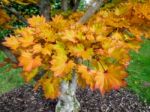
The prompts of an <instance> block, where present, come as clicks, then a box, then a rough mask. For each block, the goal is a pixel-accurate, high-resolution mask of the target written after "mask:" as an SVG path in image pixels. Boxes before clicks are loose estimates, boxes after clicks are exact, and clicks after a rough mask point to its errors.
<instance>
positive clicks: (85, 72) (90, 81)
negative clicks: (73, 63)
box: [78, 65, 96, 90]
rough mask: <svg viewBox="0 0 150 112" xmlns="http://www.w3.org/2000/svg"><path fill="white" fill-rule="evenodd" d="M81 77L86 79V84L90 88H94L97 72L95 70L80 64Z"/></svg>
mask: <svg viewBox="0 0 150 112" xmlns="http://www.w3.org/2000/svg"><path fill="white" fill-rule="evenodd" d="M78 73H79V77H81V78H82V79H83V80H85V82H86V84H87V85H89V86H90V88H91V89H92V90H93V89H94V74H95V73H96V72H95V71H94V70H89V69H88V68H87V67H86V66H85V65H79V66H78Z"/></svg>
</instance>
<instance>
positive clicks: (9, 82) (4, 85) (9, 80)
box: [0, 51, 24, 94]
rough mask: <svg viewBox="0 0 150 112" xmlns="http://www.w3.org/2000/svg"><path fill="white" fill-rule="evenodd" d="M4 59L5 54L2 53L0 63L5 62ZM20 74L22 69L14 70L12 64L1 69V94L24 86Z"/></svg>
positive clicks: (0, 53)
mask: <svg viewBox="0 0 150 112" xmlns="http://www.w3.org/2000/svg"><path fill="white" fill-rule="evenodd" d="M4 58H5V55H4V53H3V52H1V51H0V62H3V60H4ZM20 72H21V69H12V67H11V64H7V65H5V66H3V67H0V94H3V93H5V92H8V91H11V90H12V89H14V88H17V87H19V86H21V85H23V83H24V82H23V79H22V78H21V76H20Z"/></svg>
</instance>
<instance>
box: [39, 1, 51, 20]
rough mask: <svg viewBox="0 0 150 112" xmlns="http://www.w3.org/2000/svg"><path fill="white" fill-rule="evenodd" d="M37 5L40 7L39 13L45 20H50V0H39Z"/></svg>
mask: <svg viewBox="0 0 150 112" xmlns="http://www.w3.org/2000/svg"><path fill="white" fill-rule="evenodd" d="M39 7H40V14H41V15H43V16H44V17H45V18H46V20H47V21H49V20H50V18H51V15H50V11H51V5H50V0H40V2H39Z"/></svg>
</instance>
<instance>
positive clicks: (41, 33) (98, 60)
mask: <svg viewBox="0 0 150 112" xmlns="http://www.w3.org/2000/svg"><path fill="white" fill-rule="evenodd" d="M139 7H140V10H139ZM149 7H150V2H149V1H147V2H144V3H141V2H134V3H133V2H132V1H130V0H129V1H126V2H124V3H120V4H119V5H116V7H113V8H111V9H105V8H104V9H102V10H101V11H100V12H98V13H97V14H96V15H95V16H93V17H92V18H91V19H90V20H89V21H88V22H87V23H86V24H84V25H81V24H76V22H77V21H78V18H79V17H81V16H82V15H83V13H82V12H76V13H73V14H72V15H70V16H68V17H66V18H63V16H61V15H56V16H55V17H53V18H52V21H50V22H46V20H45V18H44V17H40V16H33V17H32V18H30V19H28V23H29V26H28V27H26V28H21V29H18V30H16V31H15V35H11V36H10V37H9V38H6V41H5V42H3V45H5V46H7V47H9V48H10V49H11V50H12V52H13V53H14V54H15V55H16V57H17V58H18V61H19V65H18V66H21V67H23V73H22V76H23V77H24V79H25V80H26V81H27V82H29V81H30V80H32V79H33V78H34V77H35V76H36V75H37V74H38V73H39V71H40V70H44V71H46V72H45V74H44V75H43V76H42V77H41V79H40V80H39V81H38V82H37V84H36V86H35V88H38V87H39V86H41V87H42V88H43V90H44V93H45V96H46V98H51V99H54V98H56V97H58V96H59V95H60V94H61V93H60V85H61V82H62V81H64V80H65V81H66V80H67V81H69V80H70V79H71V78H72V70H73V69H75V71H76V73H77V77H78V78H77V81H78V85H80V86H81V87H86V86H89V87H90V88H91V89H92V90H95V89H99V90H100V91H101V93H102V94H104V93H105V92H108V91H110V90H111V89H119V88H120V87H124V86H125V85H126V82H125V80H124V79H125V78H126V77H127V73H126V71H125V68H126V67H127V65H128V64H129V61H130V57H129V55H128V52H129V51H130V49H133V50H136V51H138V49H139V48H140V46H139V43H140V42H142V39H141V36H145V37H146V38H149V37H150V30H149V26H150V18H149V14H150V12H149V10H148V9H149Z"/></svg>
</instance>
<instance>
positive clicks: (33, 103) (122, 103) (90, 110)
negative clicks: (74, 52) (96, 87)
mask: <svg viewBox="0 0 150 112" xmlns="http://www.w3.org/2000/svg"><path fill="white" fill-rule="evenodd" d="M76 95H77V99H78V100H79V102H80V105H81V110H80V111H81V112H150V106H148V105H146V104H143V103H142V102H141V101H140V100H139V98H138V97H137V96H136V95H135V94H133V93H132V92H130V91H128V90H126V89H120V90H119V91H112V92H110V93H107V94H105V95H104V96H101V95H100V93H99V92H98V91H95V92H92V91H90V90H89V89H88V88H87V89H85V90H83V89H78V90H77V94H76ZM56 103H57V101H56V100H55V101H50V100H46V99H44V97H43V96H42V94H41V91H39V92H34V91H33V88H32V87H31V86H28V85H25V86H22V87H20V88H18V89H14V90H12V91H11V92H8V93H6V94H3V95H1V96H0V112H54V110H55V105H56Z"/></svg>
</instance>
